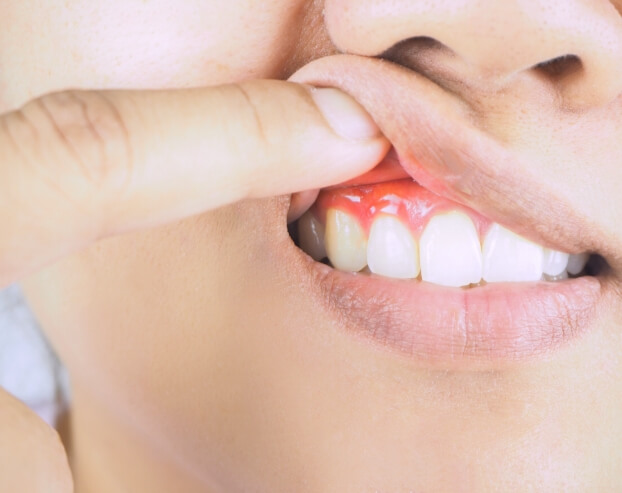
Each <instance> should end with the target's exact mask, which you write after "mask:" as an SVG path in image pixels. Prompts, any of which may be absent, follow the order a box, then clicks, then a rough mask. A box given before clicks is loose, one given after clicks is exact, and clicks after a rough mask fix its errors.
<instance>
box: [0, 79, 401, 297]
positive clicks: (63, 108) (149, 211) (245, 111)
mask: <svg viewBox="0 0 622 493" xmlns="http://www.w3.org/2000/svg"><path fill="white" fill-rule="evenodd" d="M320 110H323V111H320ZM0 123H1V125H0V224H1V225H2V226H1V227H0V287H1V286H4V285H6V284H9V283H10V282H13V281H15V280H18V279H19V278H20V277H21V276H23V275H25V274H26V273H29V272H32V271H34V270H36V269H38V268H41V267H42V266H44V265H46V264H48V263H50V262H52V261H54V260H56V259H58V258H60V257H62V256H63V255H67V254H69V253H71V252H74V251H76V250H78V249H80V248H83V247H85V246H86V245H88V244H89V243H92V242H94V241H96V240H99V239H101V238H104V237H107V236H111V235H115V234H119V233H122V232H126V231H129V230H133V229H140V228H146V227H149V226H155V225H159V224H162V223H165V222H167V221H173V220H177V219H181V218H183V217H186V216H191V215H194V214H198V213H200V212H202V211H206V210H208V209H213V208H216V207H220V206H223V205H226V204H230V203H232V202H235V201H238V200H242V199H245V198H258V197H267V196H275V195H282V194H289V193H293V192H297V191H301V190H308V189H314V188H320V187H323V186H327V185H331V184H335V183H339V182H341V181H345V180H346V179H349V178H352V177H354V176H356V175H358V174H361V173H363V172H365V171H367V170H369V169H371V168H372V167H373V166H374V165H376V164H377V163H378V162H379V161H380V159H381V158H382V157H383V155H384V154H385V153H386V151H387V149H388V146H389V144H388V142H387V141H386V139H385V138H384V137H382V136H381V135H380V132H379V130H378V128H377V127H376V125H375V124H374V123H373V121H372V120H371V118H370V117H369V115H367V113H365V112H364V110H363V109H362V108H361V107H360V106H359V105H358V104H357V103H356V102H355V101H354V100H353V99H352V98H350V97H349V96H347V95H345V94H343V93H341V92H339V91H338V90H337V89H332V88H330V89H314V88H310V87H307V86H303V85H299V84H294V83H290V82H281V81H249V82H244V83H241V84H231V85H224V86H218V87H210V88H201V89H187V90H174V91H65V92H59V93H53V94H49V95H45V96H43V97H40V98H38V99H35V100H33V101H31V102H29V103H27V104H26V105H25V106H23V107H22V108H21V109H19V110H17V111H13V112H11V113H8V114H5V115H3V116H0Z"/></svg>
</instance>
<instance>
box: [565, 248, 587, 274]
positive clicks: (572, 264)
mask: <svg viewBox="0 0 622 493" xmlns="http://www.w3.org/2000/svg"><path fill="white" fill-rule="evenodd" d="M589 258H590V255H589V253H580V254H578V255H570V258H569V259H568V267H567V269H568V274H570V275H572V276H576V275H577V274H580V273H581V271H582V270H583V269H584V268H585V264H587V261H588V259H589Z"/></svg>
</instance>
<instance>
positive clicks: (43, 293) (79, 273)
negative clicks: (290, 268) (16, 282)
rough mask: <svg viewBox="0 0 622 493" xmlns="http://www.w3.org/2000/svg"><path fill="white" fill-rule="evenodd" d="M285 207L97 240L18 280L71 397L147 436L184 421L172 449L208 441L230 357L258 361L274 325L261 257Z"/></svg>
mask: <svg viewBox="0 0 622 493" xmlns="http://www.w3.org/2000/svg"><path fill="white" fill-rule="evenodd" d="M286 211H287V204H286V203H285V201H283V200H278V199H269V200H266V201H262V202H252V203H242V204H239V205H236V206H230V207H227V208H224V209H221V210H219V211H216V212H212V213H208V214H204V215H202V216H200V217H197V218H193V219H190V220H186V221H184V222H181V223H179V224H176V225H172V226H169V227H166V228H160V229H158V230H154V231H149V232H145V233H137V234H130V235H125V236H123V237H119V238H114V239H111V240H108V241H104V242H101V243H100V244H97V245H94V246H92V247H91V248H90V249H88V250H87V251H85V252H83V253H81V254H78V255H75V256H73V257H71V258H68V259H65V260H64V261H62V262H60V263H58V264H56V265H54V266H52V267H50V268H48V269H46V270H44V271H42V272H41V273H38V274H36V275H35V276H32V277H31V278H29V279H28V280H27V281H26V282H24V283H23V288H24V291H25V293H26V296H27V297H28V300H29V302H30V304H31V306H32V308H33V310H34V311H35V313H36V314H37V317H38V319H39V320H40V322H41V324H42V325H43V327H45V330H46V333H47V335H48V336H49V337H50V339H51V342H52V344H53V346H54V347H55V349H56V350H57V351H58V353H59V356H60V358H61V360H62V361H63V362H64V363H65V365H66V366H67V368H68V370H69V373H70V375H71V379H72V387H73V388H74V390H75V392H76V393H78V392H81V393H83V394H87V395H89V396H90V397H92V398H94V399H95V400H96V401H98V402H99V403H101V404H103V406H104V407H106V408H108V411H109V412H111V413H112V414H113V415H116V416H117V417H120V418H122V420H123V421H124V422H126V423H127V422H130V423H131V426H132V427H133V428H136V429H144V430H148V433H149V434H150V435H153V433H154V430H168V429H171V427H173V428H174V427H175V426H176V423H177V424H178V423H191V426H189V427H187V429H189V430H191V436H186V435H184V434H183V433H179V432H177V434H175V435H174V436H173V437H170V436H169V437H168V438H167V439H170V440H173V441H178V444H179V449H183V448H184V447H192V446H196V445H197V444H196V437H197V436H200V437H202V438H201V440H203V442H202V443H203V445H202V446H203V447H206V446H207V445H206V444H209V443H210V442H211V443H219V440H218V438H217V437H218V436H219V434H222V433H224V432H223V423H224V424H225V428H226V423H228V422H229V421H230V418H228V417H227V412H228V411H227V410H228V409H230V407H229V406H228V405H227V404H226V403H227V402H228V401H229V400H230V399H234V401H237V400H239V398H238V397H235V396H232V390H231V389H235V388H244V387H245V384H244V379H245V378H246V377H244V373H245V368H246V367H247V365H246V364H245V363H244V361H240V359H242V360H246V361H249V360H250V359H251V358H252V357H257V355H261V354H264V353H265V354H266V359H269V353H270V351H271V347H272V345H271V343H270V341H272V340H273V339H274V337H272V336H271V335H270V334H271V331H273V330H275V328H276V327H278V324H279V322H280V320H279V319H280V318H282V299H283V296H282V294H281V295H278V294H277V293H276V291H278V289H279V287H280V288H281V289H283V286H282V282H278V281H275V279H274V277H275V276H278V274H275V272H276V266H275V264H274V261H273V260H271V259H274V258H276V257H275V248H278V245H279V243H280V241H289V238H288V236H287V231H286V228H285V227H284V222H285V215H286ZM281 223H283V224H281ZM276 330H278V329H276ZM249 341H253V342H252V343H250V342H249ZM245 347H246V349H244V348H245ZM244 351H246V353H247V354H246V356H243V354H244ZM259 357H261V356H259ZM234 393H235V392H234ZM242 394H244V393H242ZM241 407H245V406H241ZM220 412H222V413H224V414H223V416H220V417H219V416H216V415H217V414H218V413H220ZM164 435H166V434H164ZM178 451H180V452H181V450H178ZM195 453H196V452H195ZM182 455H183V452H182ZM189 456H191V457H192V454H190V453H189Z"/></svg>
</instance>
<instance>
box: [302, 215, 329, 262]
mask: <svg viewBox="0 0 622 493" xmlns="http://www.w3.org/2000/svg"><path fill="white" fill-rule="evenodd" d="M324 233H325V231H324V226H323V225H322V223H321V222H320V221H318V219H317V218H316V217H315V214H313V213H312V212H311V211H307V212H305V213H304V214H303V215H302V217H301V218H300V219H298V243H299V244H300V248H301V249H302V250H303V251H304V252H306V253H307V254H309V256H310V257H311V258H313V259H314V260H322V259H323V258H325V257H326V248H325V247H324Z"/></svg>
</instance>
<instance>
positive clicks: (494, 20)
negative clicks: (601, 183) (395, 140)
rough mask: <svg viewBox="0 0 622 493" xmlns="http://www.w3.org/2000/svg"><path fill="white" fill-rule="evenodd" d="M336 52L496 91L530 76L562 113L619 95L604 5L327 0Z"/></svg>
mask: <svg viewBox="0 0 622 493" xmlns="http://www.w3.org/2000/svg"><path fill="white" fill-rule="evenodd" d="M324 14H325V22H326V26H327V29H328V32H329V35H330V37H331V39H332V41H333V43H334V44H335V45H336V46H337V48H338V49H339V50H341V51H343V52H346V53H354V54H360V55H366V56H381V55H384V54H387V53H391V57H389V58H391V59H393V60H394V61H398V63H402V64H403V65H405V66H409V67H410V68H412V69H414V70H417V71H419V72H421V73H423V74H424V75H427V76H430V78H432V79H435V77H436V79H438V78H439V77H441V78H442V77H445V79H446V80H449V79H451V80H454V81H456V80H458V81H459V82H460V83H462V84H463V85H466V86H467V87H474V88H477V89H479V90H482V91H489V92H495V91H500V90H507V88H508V86H509V85H511V84H512V83H513V82H515V81H517V80H518V79H520V77H521V76H525V75H530V76H535V77H538V80H541V81H542V83H543V84H550V85H551V86H552V87H553V88H554V89H555V91H556V92H557V94H558V95H559V96H560V97H559V98H556V99H558V100H559V101H562V102H563V104H564V106H565V107H568V108H571V109H573V108H578V107H580V108H584V107H586V106H588V107H592V106H601V105H604V104H607V103H609V102H611V101H612V100H614V99H616V98H617V97H618V96H619V95H620V94H622V17H621V16H620V13H619V12H618V11H617V10H616V8H615V7H614V6H613V5H612V4H611V3H610V2H609V0H325V10H324Z"/></svg>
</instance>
